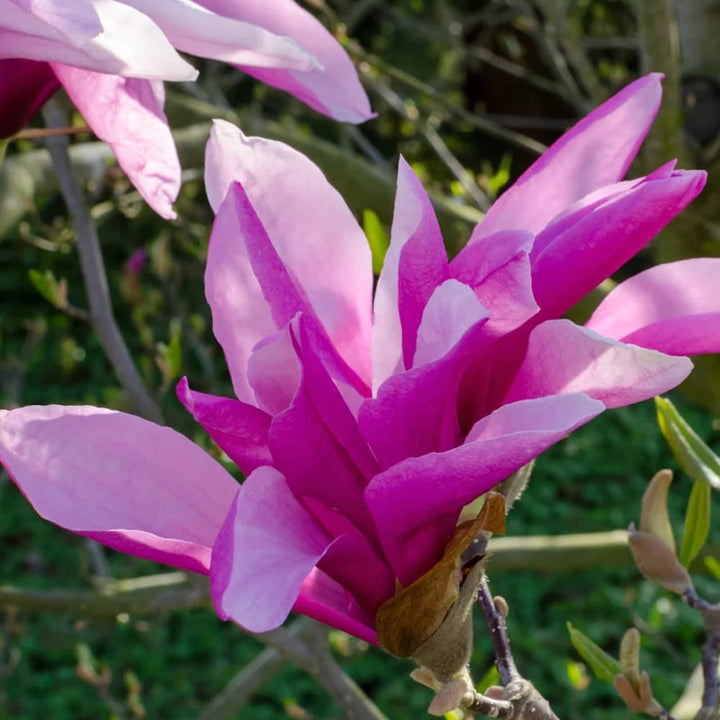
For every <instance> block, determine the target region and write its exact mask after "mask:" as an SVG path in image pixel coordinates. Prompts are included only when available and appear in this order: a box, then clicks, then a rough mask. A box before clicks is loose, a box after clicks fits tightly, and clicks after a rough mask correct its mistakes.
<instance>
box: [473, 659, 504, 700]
mask: <svg viewBox="0 0 720 720" xmlns="http://www.w3.org/2000/svg"><path fill="white" fill-rule="evenodd" d="M491 685H500V673H499V672H498V669H497V667H496V666H495V665H494V664H493V665H491V666H490V669H489V670H488V671H487V672H486V673H485V674H484V675H483V676H482V677H481V678H480V680H479V681H478V682H477V683H475V689H476V690H477V691H478V692H480V693H484V692H485V691H486V690H487V689H488V688H489V687H490V686H491Z"/></svg>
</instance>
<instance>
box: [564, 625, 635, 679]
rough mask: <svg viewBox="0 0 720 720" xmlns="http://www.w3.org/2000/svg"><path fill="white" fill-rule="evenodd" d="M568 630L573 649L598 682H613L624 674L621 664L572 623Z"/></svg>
mask: <svg viewBox="0 0 720 720" xmlns="http://www.w3.org/2000/svg"><path fill="white" fill-rule="evenodd" d="M567 629H568V632H569V633H570V642H572V644H573V647H574V648H575V650H577V652H578V654H579V655H580V657H581V658H582V659H583V660H584V661H585V662H586V663H587V664H588V666H589V667H590V669H591V670H592V671H593V672H594V673H595V677H597V678H598V680H605V681H606V682H612V680H613V678H614V677H615V676H616V675H619V674H620V673H621V672H622V671H621V669H620V663H619V662H618V661H617V660H616V659H615V658H614V657H612V655H608V654H607V653H606V652H605V651H604V650H603V649H602V648H601V647H599V646H598V645H596V644H595V643H594V642H593V641H592V640H591V639H590V638H589V637H588V636H587V635H585V633H583V632H581V631H580V630H578V629H577V628H575V627H573V626H572V624H571V623H570V622H568V624H567Z"/></svg>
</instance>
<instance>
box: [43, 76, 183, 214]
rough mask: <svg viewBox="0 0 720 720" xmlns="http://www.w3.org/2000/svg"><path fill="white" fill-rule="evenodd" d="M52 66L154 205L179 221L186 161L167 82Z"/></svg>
mask: <svg viewBox="0 0 720 720" xmlns="http://www.w3.org/2000/svg"><path fill="white" fill-rule="evenodd" d="M52 67H53V70H54V71H55V74H56V75H57V76H58V78H59V79H60V82H62V84H63V86H64V87H65V90H66V91H67V93H68V95H69V96H70V98H71V99H72V101H73V102H74V103H75V105H76V107H77V109H78V110H79V111H80V112H81V113H82V115H83V117H84V118H85V120H86V121H87V123H88V125H90V127H91V128H92V129H93V132H94V133H95V134H96V135H97V136H98V137H99V138H100V139H102V140H105V141H106V142H107V143H109V145H110V147H111V148H112V150H113V153H114V154H115V157H116V158H117V161H118V164H119V165H120V167H121V168H122V169H123V170H124V171H125V172H126V173H127V176H128V178H130V180H131V181H132V183H133V185H135V187H136V188H137V189H138V191H139V192H140V194H141V195H142V196H143V197H144V198H145V200H146V201H147V203H148V205H150V207H151V208H152V209H153V210H155V212H157V213H158V214H159V215H161V216H162V217H164V218H173V217H175V212H174V211H173V209H172V204H173V202H174V201H175V198H177V194H178V191H179V190H180V161H179V160H178V156H177V151H176V150H175V144H174V142H173V138H172V134H171V133H170V128H169V127H168V124H167V118H166V117H165V114H164V112H163V104H164V99H165V94H164V90H163V86H162V83H160V82H157V81H150V80H138V79H135V78H124V77H118V76H115V75H105V74H103V73H93V72H89V71H87V70H81V69H79V68H74V67H70V66H68V65H59V64H57V63H55V64H53V66H52Z"/></svg>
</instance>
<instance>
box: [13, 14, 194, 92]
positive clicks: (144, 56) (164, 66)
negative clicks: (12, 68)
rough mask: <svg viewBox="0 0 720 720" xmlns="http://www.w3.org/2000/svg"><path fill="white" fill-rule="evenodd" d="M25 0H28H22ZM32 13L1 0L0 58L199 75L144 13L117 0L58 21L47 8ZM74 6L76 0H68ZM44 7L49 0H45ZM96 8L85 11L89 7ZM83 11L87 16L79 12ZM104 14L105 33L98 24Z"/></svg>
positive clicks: (173, 76)
mask: <svg viewBox="0 0 720 720" xmlns="http://www.w3.org/2000/svg"><path fill="white" fill-rule="evenodd" d="M22 4H24V5H25V4H26V3H25V2H23V3H22ZM32 5H33V12H28V10H27V9H23V8H21V7H20V6H19V5H18V3H17V2H8V0H0V58H24V59H27V60H45V61H47V62H53V63H62V64H64V65H72V66H73V67H76V68H83V69H85V70H90V71H93V72H104V73H110V74H115V75H123V76H124V77H135V78H145V79H148V80H194V79H195V78H196V77H197V71H196V70H195V69H194V68H193V67H192V66H191V65H189V64H188V63H187V62H185V61H184V60H183V59H182V58H181V57H180V56H179V55H178V54H177V52H176V51H175V49H174V48H173V46H172V45H171V44H170V42H169V41H168V39H167V38H166V37H165V35H164V34H163V32H162V31H161V30H160V28H158V27H157V25H156V24H155V23H154V22H153V21H152V20H150V18H148V17H146V16H145V15H143V13H140V12H138V11H137V10H135V9H133V8H131V7H129V6H128V5H126V4H125V3H122V2H116V1H115V0H94V2H92V3H88V4H85V3H83V5H85V7H84V8H82V9H81V10H80V11H79V12H77V13H76V15H75V17H71V16H67V15H66V17H65V18H64V21H61V22H59V23H58V24H55V23H51V22H49V20H50V14H51V13H48V12H40V13H36V12H34V6H35V5H37V3H33V4H32ZM63 5H65V6H66V8H67V7H68V6H71V5H72V3H69V2H68V3H63ZM42 6H44V8H42V9H43V10H48V9H49V7H48V4H47V3H42ZM86 10H87V11H89V12H91V13H94V15H93V16H91V15H87V16H86V15H85V11H86ZM80 16H83V17H84V18H85V19H84V20H83V21H80V20H79V17H80ZM98 19H99V22H100V24H101V26H102V32H99V33H97V34H95V33H94V32H93V29H94V27H95V23H96V22H97V20H98Z"/></svg>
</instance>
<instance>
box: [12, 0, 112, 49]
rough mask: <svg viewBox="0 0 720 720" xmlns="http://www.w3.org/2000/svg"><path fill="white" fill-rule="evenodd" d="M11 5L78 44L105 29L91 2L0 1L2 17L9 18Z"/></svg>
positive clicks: (79, 0) (67, 0)
mask: <svg viewBox="0 0 720 720" xmlns="http://www.w3.org/2000/svg"><path fill="white" fill-rule="evenodd" d="M10 5H16V6H17V7H18V8H21V9H23V10H25V12H27V13H29V14H30V15H34V16H35V17H36V18H38V19H39V20H42V22H44V23H46V24H47V25H49V26H50V27H52V28H55V29H57V30H58V31H60V32H62V33H63V34H64V35H67V36H69V37H72V38H74V39H75V41H76V42H79V41H81V40H83V39H87V38H92V37H94V36H95V35H98V34H100V33H101V32H102V29H103V27H102V23H101V22H100V18H99V17H98V14H97V11H96V10H95V8H94V7H93V3H92V2H91V1H90V0H0V17H3V16H4V17H7V15H8V10H9V9H10V8H9V6H10ZM0 22H2V21H0Z"/></svg>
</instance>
